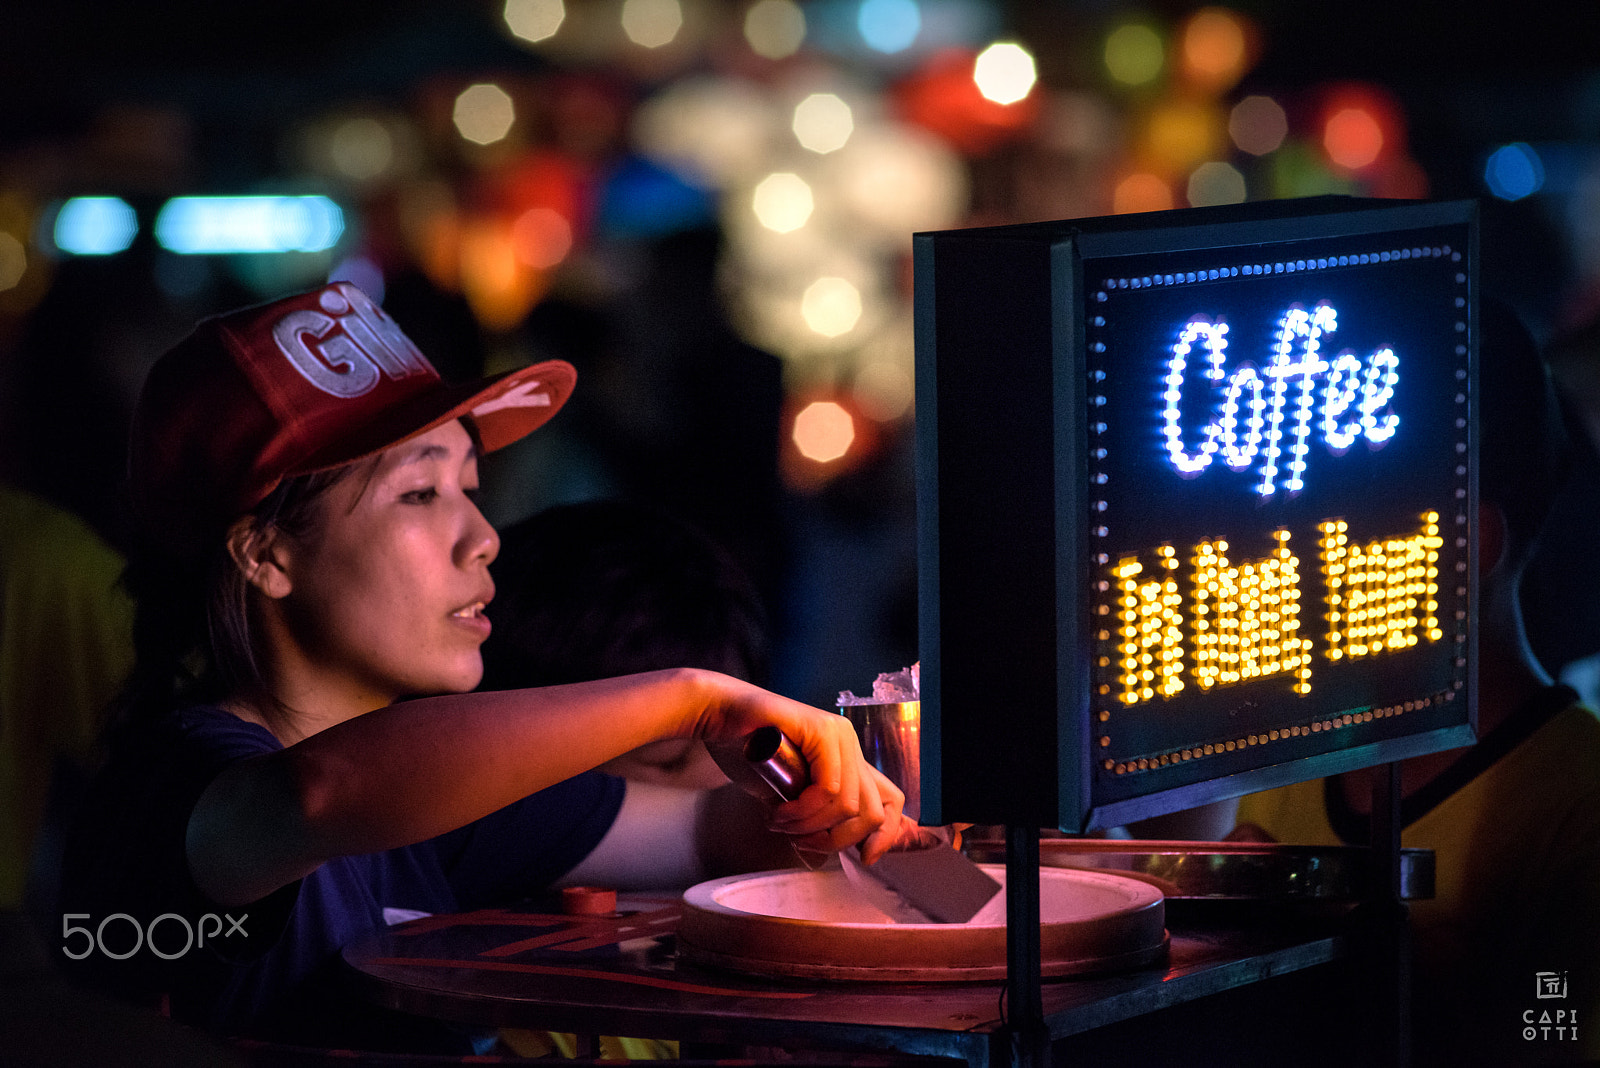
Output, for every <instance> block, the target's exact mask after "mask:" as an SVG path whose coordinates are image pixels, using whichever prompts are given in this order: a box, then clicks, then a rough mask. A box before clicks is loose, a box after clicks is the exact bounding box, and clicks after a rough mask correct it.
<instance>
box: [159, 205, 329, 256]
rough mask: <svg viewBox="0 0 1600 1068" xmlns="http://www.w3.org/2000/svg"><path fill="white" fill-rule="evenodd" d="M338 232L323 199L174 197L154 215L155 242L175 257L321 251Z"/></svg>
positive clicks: (326, 247)
mask: <svg viewBox="0 0 1600 1068" xmlns="http://www.w3.org/2000/svg"><path fill="white" fill-rule="evenodd" d="M343 233H344V213H343V212H342V211H340V210H339V206H338V205H337V204H335V203H334V202H333V201H331V200H329V199H328V198H327V197H323V196H245V197H174V198H173V199H171V200H169V201H167V203H166V205H165V206H164V207H163V208H162V209H161V212H160V214H158V215H157V216H156V225H155V234H156V241H157V242H159V243H160V245H161V247H162V248H165V249H167V250H168V251H170V252H176V253H179V254H181V255H226V254H233V253H248V252H321V251H324V250H326V249H329V248H332V247H333V246H334V245H335V244H336V243H337V242H338V240H339V237H340V235H341V234H343Z"/></svg>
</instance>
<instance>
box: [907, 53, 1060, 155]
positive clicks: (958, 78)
mask: <svg viewBox="0 0 1600 1068" xmlns="http://www.w3.org/2000/svg"><path fill="white" fill-rule="evenodd" d="M976 62H977V57H976V56H975V55H973V54H972V53H971V52H968V51H965V50H962V49H951V50H947V51H944V52H939V53H936V54H935V55H933V56H930V57H929V58H928V60H927V62H925V63H923V65H922V66H921V67H920V68H919V69H918V70H917V71H916V72H915V73H913V74H912V75H911V76H910V77H908V78H906V79H904V80H902V81H901V82H900V83H899V84H898V85H897V86H896V87H895V89H894V90H893V96H894V102H895V107H896V110H897V111H898V112H899V114H900V117H901V118H903V119H905V120H906V121H908V122H912V123H915V124H916V125H918V126H921V127H923V128H924V129H927V130H931V131H933V132H934V133H935V134H938V135H939V136H940V137H942V138H944V140H945V141H947V142H948V143H949V144H951V145H952V146H954V147H955V148H956V150H957V151H959V152H963V153H966V154H968V155H974V156H982V155H986V154H988V153H989V152H991V151H993V150H994V149H995V148H996V147H998V146H999V145H1001V144H1003V143H1005V142H1006V141H1008V140H1011V139H1014V138H1016V137H1020V136H1022V134H1023V133H1024V132H1025V131H1026V130H1027V129H1028V127H1029V125H1030V124H1031V123H1032V122H1033V120H1034V118H1035V117H1036V116H1037V115H1038V112H1039V98H1040V94H1039V93H1030V94H1028V95H1027V96H1026V97H1024V98H1022V99H1021V100H1019V101H1017V102H1016V103H1014V104H998V103H996V102H994V101H993V100H990V99H988V98H986V97H985V96H984V95H983V93H982V91H980V90H979V88H978V83H977V82H975V81H973V77H972V75H973V69H974V65H975V64H976Z"/></svg>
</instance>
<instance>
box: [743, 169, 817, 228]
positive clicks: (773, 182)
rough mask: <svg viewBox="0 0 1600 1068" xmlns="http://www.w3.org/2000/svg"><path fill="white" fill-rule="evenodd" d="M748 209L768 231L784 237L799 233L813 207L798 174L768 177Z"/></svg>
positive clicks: (758, 186) (771, 175)
mask: <svg viewBox="0 0 1600 1068" xmlns="http://www.w3.org/2000/svg"><path fill="white" fill-rule="evenodd" d="M750 206H751V208H752V209H753V210H754V211H755V213H756V218H758V219H760V220H761V225H762V226H765V227H766V228H767V229H769V230H776V231H777V232H778V233H780V234H786V233H788V232H789V231H791V230H798V229H800V227H802V226H804V225H805V224H806V221H807V220H809V219H810V218H811V211H812V208H813V207H814V204H813V202H812V199H811V187H810V186H809V185H807V184H806V182H805V179H803V178H801V177H800V176H799V175H798V174H790V173H788V172H780V173H778V174H769V175H767V177H765V178H763V179H762V180H761V184H760V185H757V186H756V189H755V193H754V195H753V196H752V197H751V199H750Z"/></svg>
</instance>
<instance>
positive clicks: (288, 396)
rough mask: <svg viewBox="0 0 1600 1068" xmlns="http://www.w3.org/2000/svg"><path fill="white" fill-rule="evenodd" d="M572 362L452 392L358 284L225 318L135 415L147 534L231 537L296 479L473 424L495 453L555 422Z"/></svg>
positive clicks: (170, 365)
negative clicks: (243, 519) (447, 426)
mask: <svg viewBox="0 0 1600 1068" xmlns="http://www.w3.org/2000/svg"><path fill="white" fill-rule="evenodd" d="M576 380H577V372H576V370H574V368H573V367H572V365H571V364H569V363H567V362H565V361H563V360H547V361H544V362H542V363H538V364H535V365H533V366H531V367H524V368H520V369H518V370H515V371H510V372H507V373H505V374H501V375H496V376H494V377H491V378H487V379H482V380H480V381H477V382H473V383H469V384H466V385H459V386H450V385H447V384H446V383H445V382H444V380H443V379H442V378H440V376H439V373H438V371H436V370H435V369H434V367H433V365H432V364H431V363H429V362H428V359H427V357H426V356H424V355H423V354H422V352H421V351H419V350H418V349H417V347H416V345H414V344H413V343H412V342H411V339H410V338H408V337H406V335H405V333H404V332H403V331H401V329H400V326H399V324H397V323H396V322H395V321H394V320H393V319H392V318H390V317H389V315H388V314H387V313H385V312H384V311H383V309H382V308H380V307H379V306H378V305H377V304H376V303H375V302H374V301H373V300H372V299H371V298H370V297H368V296H367V295H366V294H365V293H363V292H362V291H361V290H359V289H357V288H356V287H355V286H353V285H351V284H349V283H348V282H335V283H333V284H331V285H327V286H324V287H322V288H320V289H316V290H312V291H310V292H306V293H300V294H296V295H295V296H291V297H285V298H283V299H282V300H276V301H272V302H270V303H266V304H261V305H257V306H254V307H251V308H245V309H242V310H239V311H234V312H229V313H227V314H224V315H219V316H215V317H212V318H209V319H206V320H203V321H202V322H201V323H199V324H198V325H197V326H196V327H195V329H194V331H193V332H192V333H191V334H190V335H189V336H188V337H187V338H185V339H184V340H183V341H181V342H180V343H179V344H178V345H176V346H175V347H174V348H172V349H171V350H170V351H168V352H167V353H166V354H165V355H163V356H162V357H161V358H160V359H159V360H157V361H156V363H155V365H154V366H153V367H152V368H151V370H150V374H149V376H148V377H147V378H146V380H145V385H144V390H143V392H142V393H141V395H140V398H139V404H138V406H137V408H136V409H135V412H134V420H133V433H132V440H131V442H130V448H129V480H130V485H131V489H132V494H133V504H134V508H135V511H136V515H137V517H138V519H139V521H140V523H141V525H142V526H143V527H144V529H145V532H146V534H147V535H148V536H150V537H153V538H155V539H158V541H160V542H165V543H167V544H170V545H172V546H173V547H174V548H176V549H192V548H195V547H198V546H199V545H201V544H204V542H205V541H206V540H207V539H210V538H214V537H220V536H221V534H222V533H223V531H225V530H226V529H227V526H228V524H229V523H231V522H232V521H233V520H234V519H236V518H238V517H239V516H241V515H243V514H245V513H246V512H248V511H249V510H250V509H251V508H253V507H255V506H256V505H257V504H259V503H260V502H261V501H262V500H263V499H264V498H265V497H266V496H267V495H268V494H269V493H271V492H272V491H273V489H275V488H276V487H277V485H278V484H279V483H280V482H282V481H283V480H284V479H285V478H288V477H291V476H294V475H302V474H309V473H311V472H313V471H323V470H328V469H331V468H335V467H340V466H342V465H344V464H347V463H350V462H352V461H354V460H359V459H361V458H363V457H366V456H371V455H373V454H374V453H377V452H380V451H382V450H383V449H386V448H388V447H390V446H391V445H396V444H398V443H400V442H402V441H404V440H406V439H408V438H411V437H414V436H416V435H417V434H421V433H425V432H426V431H429V430H432V429H433V428H434V427H436V426H440V425H442V424H444V423H447V422H449V421H451V420H452V419H459V418H462V417H471V418H472V420H473V422H474V424H475V426H476V428H477V431H478V437H479V441H480V442H481V444H482V447H483V450H484V451H485V452H492V451H494V450H495V449H499V448H503V447H504V446H506V445H509V444H511V443H512V442H513V441H516V440H517V439H519V438H521V437H523V436H524V435H526V434H529V433H531V432H532V431H534V430H535V429H537V428H538V427H540V426H541V425H543V424H544V423H545V422H546V421H548V420H549V419H550V417H551V416H553V415H554V414H555V413H556V412H557V411H558V410H559V409H560V408H561V406H562V405H563V404H565V403H566V400H567V398H568V397H569V396H570V395H571V393H572V388H573V385H574V383H575V382H576Z"/></svg>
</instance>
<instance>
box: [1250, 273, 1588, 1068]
mask: <svg viewBox="0 0 1600 1068" xmlns="http://www.w3.org/2000/svg"><path fill="white" fill-rule="evenodd" d="M1480 326H1481V331H1482V341H1481V344H1480V348H1479V352H1480V379H1479V385H1478V396H1479V397H1480V398H1482V402H1481V406H1480V409H1479V413H1480V415H1479V418H1480V431H1481V437H1480V441H1481V446H1480V481H1479V489H1480V505H1479V516H1478V536H1479V543H1478V564H1479V597H1478V614H1477V643H1478V678H1477V704H1478V737H1479V741H1478V742H1477V744H1476V745H1474V746H1471V747H1468V748H1465V749H1453V750H1448V751H1446V752H1441V753H1433V754H1428V755H1425V756H1420V757H1414V758H1411V759H1408V760H1406V761H1404V762H1402V764H1401V777H1400V781H1401V792H1402V798H1401V801H1400V818H1401V823H1402V826H1403V832H1402V841H1403V844H1404V845H1405V846H1406V847H1408V848H1424V849H1431V850H1433V851H1434V852H1435V857H1436V865H1437V876H1436V878H1437V883H1436V888H1435V894H1434V896H1433V897H1432V898H1430V899H1426V900H1419V901H1413V902H1410V903H1409V915H1410V925H1411V930H1412V945H1413V947H1414V961H1415V978H1414V986H1413V991H1414V994H1413V999H1412V1009H1411V1026H1412V1029H1413V1033H1414V1034H1415V1036H1416V1061H1417V1063H1419V1064H1425V1065H1465V1064H1493V1065H1507V1064H1519V1063H1547V1062H1548V1060H1549V1058H1550V1057H1551V1056H1552V1055H1561V1056H1564V1055H1566V1054H1568V1053H1571V1054H1572V1055H1573V1056H1574V1057H1577V1056H1583V1057H1589V1058H1593V1057H1596V1056H1597V1055H1600V1028H1595V1027H1593V1026H1592V1023H1593V1022H1594V1021H1600V719H1597V718H1596V715H1595V713H1594V711H1593V710H1591V709H1590V708H1588V707H1586V706H1585V705H1584V704H1583V703H1582V702H1581V701H1580V699H1579V696H1578V694H1577V693H1576V692H1575V691H1574V690H1573V689H1572V688H1571V687H1569V686H1566V685H1562V684H1558V683H1555V682H1553V680H1552V679H1551V677H1550V674H1549V673H1548V672H1547V671H1546V670H1545V668H1544V666H1543V665H1541V664H1540V662H1539V660H1538V658H1537V657H1536V656H1535V655H1534V653H1533V651H1532V649H1530V647H1529V644H1528V639H1527V633H1526V629H1525V626H1524V619H1523V614H1522V605H1521V599H1520V587H1521V583H1522V579H1523V576H1524V573H1525V571H1526V569H1527V567H1528V565H1529V562H1530V560H1532V559H1533V558H1534V554H1535V551H1536V550H1537V548H1538V546H1539V541H1540V537H1541V533H1542V531H1543V530H1544V528H1545V526H1546V522H1547V520H1548V517H1549V515H1550V510H1551V506H1552V502H1553V501H1554V500H1555V499H1556V495H1557V493H1558V491H1559V489H1560V487H1561V486H1562V484H1563V480H1564V479H1565V478H1566V477H1567V473H1568V470H1569V467H1570V456H1571V448H1572V444H1571V441H1570V437H1569V433H1568V431H1567V429H1566V427H1565V425H1564V422H1563V414H1562V411H1561V409H1560V406H1559V404H1558V401H1557V398H1556V394H1555V392H1554V389H1553V387H1552V384H1551V380H1550V376H1549V373H1548V371H1547V369H1546V366H1545V364H1544V362H1543V360H1542V359H1541V357H1540V354H1539V352H1538V350H1537V348H1536V346H1535V345H1534V342H1533V340H1532V338H1531V337H1530V336H1529V334H1528V332H1527V330H1526V329H1525V328H1524V327H1523V325H1522V324H1521V322H1520V321H1519V320H1518V319H1517V317H1516V315H1515V314H1514V313H1513V312H1512V311H1511V310H1510V309H1509V308H1508V307H1507V306H1505V305H1503V304H1500V303H1497V302H1495V301H1492V300H1489V301H1485V302H1484V304H1483V305H1482V309H1481V323H1480ZM1575 563H1578V564H1581V561H1578V562H1575ZM1545 566H1552V564H1551V562H1550V561H1548V560H1547V561H1546V563H1545ZM1591 589H1592V586H1590V585H1589V584H1581V583H1580V584H1574V585H1572V586H1571V587H1570V588H1569V591H1568V593H1569V596H1571V597H1573V598H1581V597H1582V596H1584V594H1585V593H1586V592H1588V591H1590V590H1591ZM1381 773H1383V769H1364V770H1361V771H1355V772H1350V773H1347V774H1344V775H1340V776H1336V777H1332V778H1328V779H1314V780H1311V781H1308V782H1303V783H1297V784H1294V785H1292V786H1286V787H1283V788H1281V789H1278V790H1272V791H1268V792H1265V793H1259V794H1252V795H1249V796H1247V797H1244V798H1242V799H1240V801H1239V811H1238V820H1239V824H1238V826H1237V828H1236V829H1235V831H1234V833H1233V835H1232V836H1233V837H1235V838H1239V839H1245V840H1263V841H1279V842H1286V843H1294V844H1303V845H1336V844H1341V843H1343V844H1349V845H1366V844H1367V843H1368V842H1369V841H1370V840H1371V839H1370V833H1369V822H1370V812H1371V800H1372V782H1373V780H1372V775H1373V774H1381ZM1540 973H1559V974H1560V975H1562V976H1563V978H1564V981H1565V990H1568V991H1570V998H1568V999H1566V1000H1563V1001H1560V1002H1559V1003H1557V1002H1554V1001H1538V1000H1535V996H1534V995H1535V982H1536V976H1537V975H1538V974H1540ZM1550 1006H1554V1007H1559V1008H1565V1009H1574V1010H1576V1011H1577V1019H1578V1020H1579V1021H1580V1023H1581V1024H1582V1026H1581V1028H1580V1029H1579V1031H1578V1032H1577V1035H1576V1037H1577V1041H1575V1042H1574V1041H1556V1042H1546V1041H1544V1040H1538V1041H1531V1040H1526V1039H1525V1038H1524V1028H1525V1027H1526V1026H1527V1021H1525V1020H1524V1019H1523V1013H1524V1011H1525V1010H1527V1009H1529V1008H1530V1007H1537V1008H1540V1009H1542V1008H1546V1007H1550ZM1535 1018H1537V1013H1535ZM1584 1021H1588V1023H1584Z"/></svg>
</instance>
